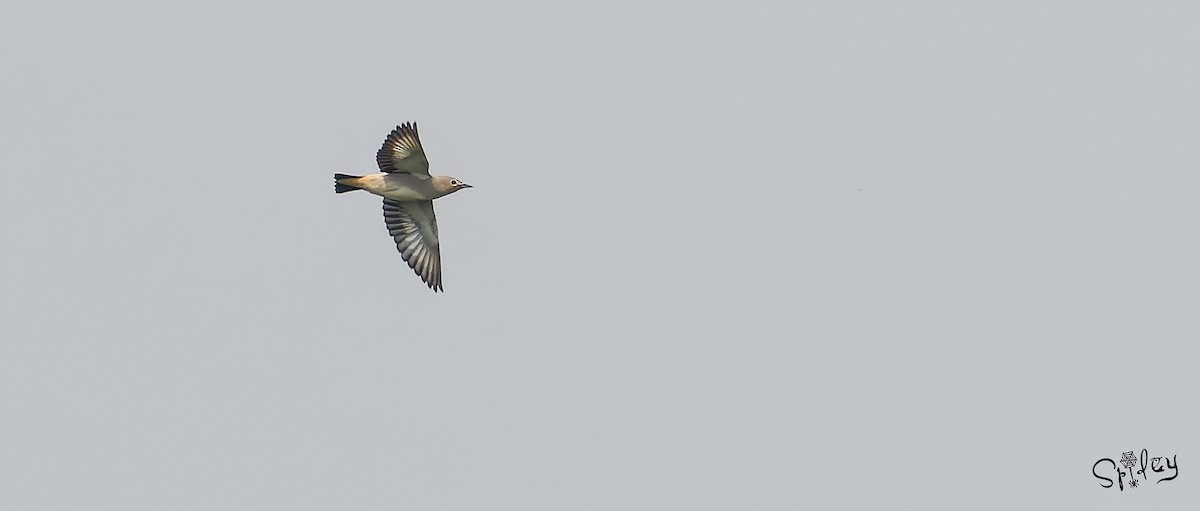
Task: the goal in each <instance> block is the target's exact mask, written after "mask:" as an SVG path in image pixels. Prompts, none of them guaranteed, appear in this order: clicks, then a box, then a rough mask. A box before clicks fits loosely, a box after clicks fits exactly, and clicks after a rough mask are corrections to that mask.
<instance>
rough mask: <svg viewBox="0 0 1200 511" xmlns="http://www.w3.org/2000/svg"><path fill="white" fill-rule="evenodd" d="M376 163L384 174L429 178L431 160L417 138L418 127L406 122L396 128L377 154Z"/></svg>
mask: <svg viewBox="0 0 1200 511" xmlns="http://www.w3.org/2000/svg"><path fill="white" fill-rule="evenodd" d="M375 162H376V163H378V164H379V170H382V171H384V172H404V173H408V174H412V175H414V176H417V177H424V178H428V177H429V160H427V159H425V150H424V149H421V139H420V138H418V137H417V125H416V124H415V123H411V122H406V123H404V125H402V126H396V129H394V130H392V132H391V133H390V134H388V136H387V139H385V140H384V141H383V147H380V148H379V152H377V153H375Z"/></svg>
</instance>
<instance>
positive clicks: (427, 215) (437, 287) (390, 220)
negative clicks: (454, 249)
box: [383, 199, 442, 291]
mask: <svg viewBox="0 0 1200 511" xmlns="http://www.w3.org/2000/svg"><path fill="white" fill-rule="evenodd" d="M383 221H384V223H386V224H387V228H388V234H391V235H392V239H394V240H396V250H399V251H400V257H403V258H404V262H406V263H408V266H409V267H410V268H412V269H413V271H415V272H416V273H417V275H418V276H420V277H421V280H423V281H425V285H427V286H429V289H432V290H434V291H441V290H442V251H441V249H440V248H439V247H438V231H437V217H436V216H434V214H433V201H428V200H427V201H410V202H400V201H395V200H392V199H383Z"/></svg>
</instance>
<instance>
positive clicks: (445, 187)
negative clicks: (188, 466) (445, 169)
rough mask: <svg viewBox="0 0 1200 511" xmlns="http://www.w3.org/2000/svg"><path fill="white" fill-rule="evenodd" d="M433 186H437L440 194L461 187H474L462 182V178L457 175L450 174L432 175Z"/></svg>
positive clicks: (449, 192) (448, 193) (447, 193)
mask: <svg viewBox="0 0 1200 511" xmlns="http://www.w3.org/2000/svg"><path fill="white" fill-rule="evenodd" d="M433 186H434V187H436V188H437V190H438V191H439V192H441V193H442V195H450V194H452V193H454V192H457V191H459V190H462V189H463V188H474V187H473V186H471V185H469V184H467V183H464V182H463V180H461V179H459V178H457V177H450V176H434V177H433Z"/></svg>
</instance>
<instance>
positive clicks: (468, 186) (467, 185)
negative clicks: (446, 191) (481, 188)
mask: <svg viewBox="0 0 1200 511" xmlns="http://www.w3.org/2000/svg"><path fill="white" fill-rule="evenodd" d="M462 187H463V188H475V187H474V186H471V185H469V184H466V183H463V184H462Z"/></svg>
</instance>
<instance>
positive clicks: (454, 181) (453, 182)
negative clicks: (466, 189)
mask: <svg viewBox="0 0 1200 511" xmlns="http://www.w3.org/2000/svg"><path fill="white" fill-rule="evenodd" d="M450 184H452V185H454V186H458V180H457V179H451V180H450Z"/></svg>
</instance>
